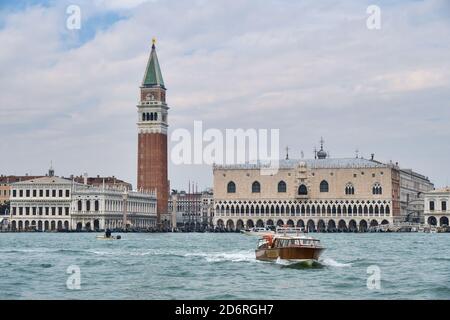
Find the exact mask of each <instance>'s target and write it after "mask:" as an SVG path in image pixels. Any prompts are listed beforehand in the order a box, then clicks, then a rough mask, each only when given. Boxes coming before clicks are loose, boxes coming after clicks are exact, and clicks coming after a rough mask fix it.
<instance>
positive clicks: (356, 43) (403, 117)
mask: <svg viewBox="0 0 450 320" xmlns="http://www.w3.org/2000/svg"><path fill="white" fill-rule="evenodd" d="M70 5H77V6H78V7H79V8H80V13H81V25H80V29H68V28H67V23H66V22H67V19H68V18H69V16H70V14H68V13H67V8H68V6H70ZM369 5H377V6H378V7H379V8H380V10H381V11H380V13H381V16H380V17H381V24H380V26H381V28H380V29H375V30H373V29H369V28H367V25H366V21H367V19H368V18H369V15H370V14H368V13H367V11H366V10H367V7H368V6H369ZM153 37H156V39H157V43H156V46H157V53H158V58H159V62H160V66H161V69H162V73H163V77H164V82H165V85H166V87H167V89H168V90H167V102H168V104H169V107H170V110H169V126H170V131H169V152H170V150H171V148H172V147H173V145H174V142H171V141H170V135H171V133H172V132H173V130H175V129H178V128H185V129H188V130H190V131H192V129H193V122H194V121H202V122H203V127H204V128H205V129H207V128H218V129H220V130H225V129H237V128H243V129H250V128H254V129H279V130H280V147H281V148H282V149H284V147H285V146H289V148H290V151H289V156H290V158H300V157H301V153H302V152H303V154H304V155H305V157H306V158H311V157H313V149H314V148H315V147H318V146H319V140H320V137H323V138H324V140H325V149H326V150H327V151H329V152H330V154H331V156H332V157H354V156H355V150H357V149H358V150H359V155H360V156H364V157H367V158H368V157H370V155H371V154H372V153H374V154H375V159H377V160H379V161H382V162H389V161H391V160H392V161H394V162H398V163H399V165H400V166H401V167H402V168H412V169H413V170H415V171H417V172H419V173H421V174H423V175H425V176H427V177H429V178H430V179H431V181H432V182H434V183H435V186H436V187H440V186H445V185H448V184H449V182H450V148H449V142H450V125H449V123H450V1H447V0H428V1H421V0H414V1H413V0H391V1H388V0H384V1H375V0H370V1H365V0H355V1H343V0H342V1H338V0H324V1H315V0H304V1H299V0H277V1H275V0H267V1H258V0H240V1H229V0H182V1H181V0H180V1H172V0H167V1H163V0H150V1H146V0H130V1H119V0H109V1H108V0H95V1H88V0H85V1H76V0H71V1H65V0H63V1H35V0H33V1H32V0H30V1H6V0H0V173H1V174H15V175H22V174H26V173H28V174H34V175H37V174H45V173H46V172H47V170H48V168H49V166H50V163H51V162H52V163H53V167H54V169H55V171H56V174H57V175H60V176H69V175H70V174H76V175H79V174H82V173H84V172H87V173H88V174H89V175H91V176H95V175H103V176H106V175H114V176H116V177H118V178H121V179H124V180H127V181H129V182H131V183H133V185H134V186H136V171H137V169H136V166H137V127H136V122H137V120H138V119H137V108H136V105H137V103H138V99H139V86H140V84H141V81H142V77H143V75H144V71H145V66H146V63H147V59H148V56H149V51H150V46H151V39H152V38H153ZM283 152H284V151H283V150H280V156H283V154H282V153H283ZM169 178H170V183H171V188H174V189H187V188H188V181H195V183H197V184H198V188H199V189H203V188H206V187H210V186H212V168H211V167H210V166H208V165H175V164H173V163H172V162H170V163H169Z"/></svg>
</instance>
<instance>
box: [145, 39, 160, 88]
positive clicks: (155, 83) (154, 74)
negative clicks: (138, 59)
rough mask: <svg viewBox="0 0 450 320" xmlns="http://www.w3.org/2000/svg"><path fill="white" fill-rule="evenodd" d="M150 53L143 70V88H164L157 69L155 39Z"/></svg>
mask: <svg viewBox="0 0 450 320" xmlns="http://www.w3.org/2000/svg"><path fill="white" fill-rule="evenodd" d="M152 42H153V43H152V51H151V52H150V57H149V59H148V63H147V68H146V69H145V75H144V80H143V81H142V86H143V87H161V88H164V89H165V87H164V80H163V77H162V74H161V69H160V67H159V62H158V56H157V55H156V50H155V42H156V40H155V38H153V40H152Z"/></svg>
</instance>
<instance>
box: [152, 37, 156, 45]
mask: <svg viewBox="0 0 450 320" xmlns="http://www.w3.org/2000/svg"><path fill="white" fill-rule="evenodd" d="M155 43H156V38H155V37H153V38H152V45H153V46H154V45H155Z"/></svg>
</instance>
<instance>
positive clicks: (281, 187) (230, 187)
mask: <svg viewBox="0 0 450 320" xmlns="http://www.w3.org/2000/svg"><path fill="white" fill-rule="evenodd" d="M277 190H278V192H280V193H282V192H286V190H287V185H286V182H284V181H280V182H278V189H277ZM329 190H330V187H329V184H328V182H327V181H326V180H322V181H321V182H320V185H319V191H320V192H329ZM260 192H261V184H260V183H259V182H258V181H255V182H253V183H252V193H260ZM227 193H236V184H235V183H234V182H233V181H230V182H228V184H227ZM297 194H298V195H301V196H305V195H308V188H307V187H306V185H304V184H301V185H300V186H299V187H298V190H297ZM345 194H347V195H354V194H355V187H354V186H353V184H351V183H348V184H347V185H346V186H345ZM372 194H375V195H380V194H383V188H382V187H381V185H380V184H379V183H375V184H374V185H373V187H372Z"/></svg>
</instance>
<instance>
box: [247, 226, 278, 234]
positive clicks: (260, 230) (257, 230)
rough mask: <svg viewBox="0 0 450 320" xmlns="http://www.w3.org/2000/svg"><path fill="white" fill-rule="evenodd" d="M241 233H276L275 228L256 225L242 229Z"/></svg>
mask: <svg viewBox="0 0 450 320" xmlns="http://www.w3.org/2000/svg"><path fill="white" fill-rule="evenodd" d="M241 233H243V234H245V235H248V236H261V235H265V234H275V231H274V230H273V228H270V227H264V228H260V227H254V228H251V229H245V230H241Z"/></svg>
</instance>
